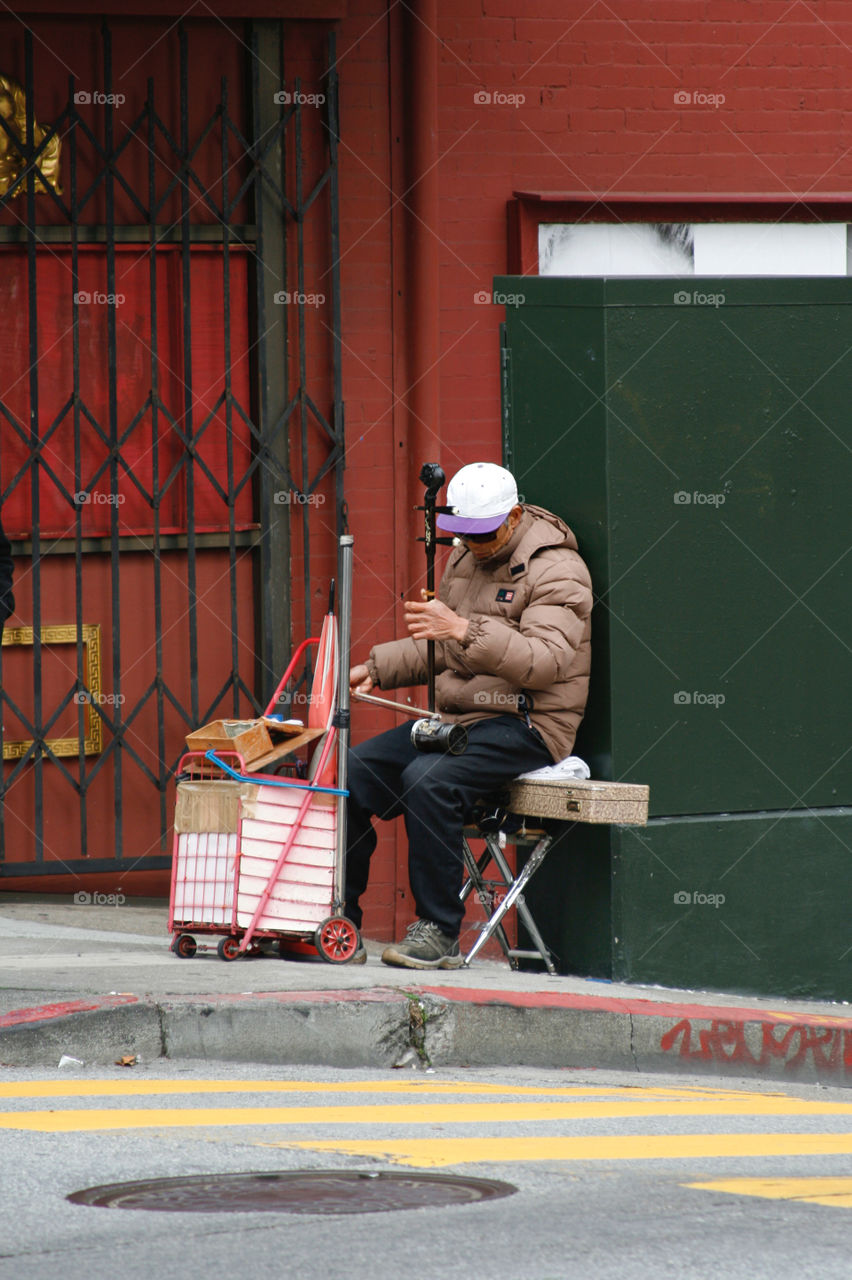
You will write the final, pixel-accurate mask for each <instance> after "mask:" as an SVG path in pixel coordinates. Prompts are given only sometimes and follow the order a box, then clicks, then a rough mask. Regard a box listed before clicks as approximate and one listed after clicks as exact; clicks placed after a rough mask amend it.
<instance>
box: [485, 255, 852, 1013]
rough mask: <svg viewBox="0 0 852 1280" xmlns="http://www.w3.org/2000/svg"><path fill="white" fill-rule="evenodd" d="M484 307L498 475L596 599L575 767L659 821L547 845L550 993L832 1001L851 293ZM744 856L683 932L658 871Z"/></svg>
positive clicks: (545, 285) (637, 290)
mask: <svg viewBox="0 0 852 1280" xmlns="http://www.w3.org/2000/svg"><path fill="white" fill-rule="evenodd" d="M495 288H496V289H497V290H498V291H499V292H501V293H505V294H507V295H509V294H511V295H515V296H516V297H517V296H518V295H521V296H522V301H519V302H518V305H516V306H509V307H507V316H506V325H505V333H504V338H503V342H504V440H505V456H506V462H507V465H509V466H511V467H512V469H513V470H514V472H515V473H516V475H517V476H518V480H519V485H520V488H521V491H522V492H523V494H524V496H525V498H526V499H527V500H528V501H532V502H538V503H541V504H542V505H544V506H547V507H550V508H551V509H553V510H555V511H557V512H558V513H559V514H560V515H562V516H563V517H564V518H565V519H566V520H567V521H568V522H569V523H570V524H571V526H572V527H573V529H574V530H575V532H576V534H577V537H578V539H579V542H580V550H581V552H582V554H583V555H584V556H585V558H586V560H587V562H588V564H589V567H590V569H591V572H592V577H593V581H594V584H595V594H596V605H595V610H594V614H593V675H592V686H591V692H590V699H589V706H588V711H587V714H586V719H585V721H584V724H583V726H582V727H581V731H580V735H579V737H578V741H577V750H578V751H579V753H580V754H581V755H583V756H584V757H585V758H586V759H587V760H589V762H590V764H591V766H592V770H593V775H594V776H596V777H603V778H614V779H618V780H625V781H638V782H646V783H648V784H649V785H650V788H651V813H652V815H660V816H662V817H664V818H667V819H668V818H670V819H671V821H660V822H657V821H654V822H652V823H651V824H650V825H649V827H648V828H647V829H646V830H645V831H643V832H634V833H632V834H631V833H628V832H626V831H619V830H618V829H616V828H613V829H611V831H609V830H607V831H606V833H605V834H601V833H597V832H596V833H595V834H594V836H588V835H587V834H582V835H581V834H580V832H579V828H577V829H575V830H574V831H572V832H571V833H569V834H568V835H566V836H565V849H566V850H568V849H570V850H571V857H570V858H569V857H568V855H567V853H565V854H564V855H562V854H561V855H560V856H559V857H558V858H556V859H555V865H551V866H550V867H549V868H548V869H547V873H546V874H544V872H545V869H544V868H543V869H542V871H540V872H539V873H538V876H537V877H536V880H538V881H540V884H539V885H536V887H535V890H534V891H533V893H532V894H531V893H528V894H527V896H528V898H531V899H532V898H535V899H536V900H537V903H538V908H539V911H540V912H541V914H542V918H543V923H544V932H545V937H546V938H547V940H548V942H549V943H550V944H551V945H552V946H553V947H554V949H555V950H556V951H557V953H558V954H559V955H560V957H561V959H560V964H561V965H562V967H563V968H564V969H568V970H570V971H572V972H578V973H592V974H594V973H597V974H600V975H602V976H608V975H609V974H611V975H612V976H614V977H625V978H631V979H634V980H643V981H659V982H668V983H672V984H675V985H689V986H705V987H706V986H710V987H712V986H718V987H723V988H724V987H728V988H730V989H732V990H742V991H766V992H775V993H779V994H780V993H790V994H793V993H798V994H810V995H823V996H835V997H841V998H845V997H846V996H848V989H847V983H846V979H845V975H846V973H847V972H848V970H849V968H850V965H849V960H850V956H852V951H848V953H846V954H845V955H844V954H843V953H844V948H848V947H849V945H850V942H852V939H849V938H848V937H847V936H846V933H844V929H846V931H847V933H848V929H847V926H846V925H845V923H844V922H843V911H842V909H841V907H840V906H839V905H838V904H840V903H842V902H843V901H845V900H846V898H847V897H848V885H849V854H850V850H852V839H850V822H852V747H850V745H849V733H848V728H847V720H848V710H847V709H848V704H849V694H848V690H849V687H850V679H849V674H850V658H852V638H850V626H849V616H850V609H849V604H848V601H849V599H850V595H852V591H850V587H852V548H850V545H849V533H848V528H849V520H848V516H847V509H848V505H849V496H848V495H849V493H850V492H852V424H850V418H849V407H848V406H849V404H850V401H852V339H850V335H852V281H849V280H846V279H840V280H838V279H788V280H769V279H757V278H754V279H747V278H746V279H741V278H740V279H732V280H720V279H712V280H711V279H705V280H702V279H696V278H694V277H691V278H688V279H668V278H666V279H640V280H627V279H621V280H601V279H585V280H569V279H556V278H547V279H540V278H535V279H530V278H526V277H524V278H511V277H509V278H502V279H498V280H496V281H495ZM701 815H707V816H706V817H702V816H701ZM714 815H715V816H714ZM731 815H741V816H740V817H737V818H736V819H735V817H734V816H731ZM681 818H683V819H685V821H675V820H674V819H681ZM752 836H753V837H754V839H755V841H756V844H755V848H756V850H758V851H759V852H758V855H757V856H752V855H751V854H749V856H747V857H746V856H742V858H741V862H737V863H736V868H735V869H734V870H730V871H728V872H727V873H726V883H728V884H729V885H730V886H731V889H732V893H731V895H730V904H731V905H730V906H728V905H727V900H726V905H725V908H724V911H722V908H721V907H719V908H716V909H715V910H711V912H710V914H705V915H702V914H701V912H700V911H698V910H697V909H696V910H695V911H693V913H692V916H691V917H690V919H693V925H692V926H690V929H685V928H683V927H682V921H683V920H684V919H685V918H686V917H684V916H682V915H678V913H677V911H675V910H674V908H675V906H676V904H675V903H674V902H673V900H670V901H669V902H668V903H666V902H665V901H664V898H665V895H664V894H663V897H662V898H660V897H659V893H660V886H661V885H662V884H664V883H665V880H666V879H667V878H669V877H670V872H669V871H667V870H666V868H665V866H664V865H663V863H668V864H670V869H671V874H674V875H676V876H679V877H683V878H684V880H685V882H689V884H688V888H689V891H690V892H691V891H693V890H695V889H697V890H698V891H699V892H712V888H705V881H706V876H703V873H704V872H706V873H707V874H708V875H709V874H710V872H711V868H712V874H713V875H717V876H721V875H722V872H723V871H724V870H725V867H727V866H728V864H730V863H731V862H734V861H735V859H736V858H740V856H741V855H744V851H745V849H746V848H747V846H748V841H750V840H751V839H752ZM744 842H745V843H744ZM595 859H597V862H595ZM719 859H721V860H722V862H724V863H725V865H724V866H722V865H721V863H720V862H719V861H718V860H719ZM725 859H727V862H725ZM658 860H661V861H658ZM652 873H653V874H652ZM661 877H662V878H661ZM607 881H608V884H609V896H610V901H609V904H608V905H607V906H606V907H604V906H603V905H602V903H603V897H602V895H603V891H604V887H605V884H606V882H607ZM693 881H694V884H693V883H692V882H693ZM706 883H707V884H708V885H709V881H707V882H706ZM531 887H532V886H531ZM720 892H724V889H722V890H720ZM604 896H605V895H604ZM658 899H659V900H658ZM726 899H727V895H726ZM537 918H538V916H537ZM714 920H715V922H716V923H715V924H713V921H714ZM610 922H611V930H610V927H609V926H610ZM723 926H726V927H723ZM602 929H603V930H605V931H606V936H605V937H603V938H602V937H601V936H600V933H601V930H602ZM667 929H670V930H671V937H670V938H669V935H668V934H667V933H666V930H667ZM690 930H692V931H690ZM742 930H744V932H743V933H742V937H743V940H744V942H745V950H744V949H743V945H742V942H740V941H739V940H738V939H737V937H736V934H738V933H740V932H742ZM667 939H668V941H667ZM815 939H818V945H815ZM749 947H751V948H752V950H753V952H754V954H755V956H758V957H760V960H759V961H757V960H753V962H752V963H751V965H750V967H749V966H747V965H746V966H744V960H743V957H744V956H745V957H746V958H748V948H749ZM611 958H614V959H613V962H612V965H611V966H610V964H609V961H610V959H611Z"/></svg>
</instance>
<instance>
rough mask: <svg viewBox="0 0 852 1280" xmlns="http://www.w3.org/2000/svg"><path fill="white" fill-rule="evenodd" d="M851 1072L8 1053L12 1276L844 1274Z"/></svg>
mask: <svg viewBox="0 0 852 1280" xmlns="http://www.w3.org/2000/svg"><path fill="white" fill-rule="evenodd" d="M850 1121H852V1100H850V1097H849V1092H848V1090H846V1089H832V1088H824V1087H820V1086H806V1085H798V1086H797V1085H790V1086H786V1087H785V1088H784V1089H783V1090H782V1089H779V1088H778V1087H769V1086H760V1085H755V1084H754V1083H753V1082H743V1083H742V1084H732V1082H730V1081H726V1082H725V1083H724V1086H723V1085H722V1084H717V1083H716V1082H714V1081H708V1079H707V1078H706V1077H705V1078H702V1079H692V1078H684V1077H679V1078H678V1079H677V1080H672V1078H671V1077H662V1076H656V1077H652V1076H637V1075H636V1074H635V1073H631V1074H629V1075H628V1074H620V1073H614V1072H608V1073H604V1072H594V1071H585V1072H581V1071H567V1070H566V1071H557V1070H550V1071H532V1070H508V1069H503V1070H499V1071H498V1070H466V1071H465V1070H458V1069H455V1070H452V1071H449V1070H448V1071H444V1072H428V1073H427V1072H423V1071H414V1070H406V1071H395V1072H394V1071H391V1072H385V1071H364V1070H359V1071H351V1072H343V1071H335V1070H331V1069H305V1068H275V1067H269V1066H263V1067H255V1068H251V1067H248V1066H245V1067H244V1066H240V1067H228V1066H225V1065H223V1064H221V1063H217V1064H215V1065H213V1064H209V1063H187V1062H183V1063H180V1064H176V1063H174V1062H167V1061H166V1062H154V1063H151V1064H146V1063H142V1064H140V1065H137V1066H134V1067H128V1068H119V1067H115V1068H112V1069H108V1068H91V1069H79V1068H73V1067H72V1068H70V1069H69V1068H63V1069H62V1070H58V1069H53V1070H41V1071H38V1072H34V1071H31V1072H25V1071H14V1070H10V1069H6V1070H4V1071H3V1072H2V1074H0V1175H2V1186H3V1198H2V1204H3V1209H2V1221H3V1231H2V1239H0V1275H3V1276H6V1275H8V1276H10V1277H11V1276H13V1275H14V1276H15V1277H20V1278H21V1280H47V1278H48V1277H50V1280H56V1277H61V1280H101V1277H103V1278H104V1280H106V1277H109V1278H110V1280H113V1278H115V1277H119V1278H121V1280H135V1278H136V1277H140V1280H141V1277H143V1276H144V1277H146V1278H148V1277H157V1280H171V1278H172V1277H175V1278H177V1277H180V1278H181V1280H184V1277H186V1276H187V1275H193V1276H195V1275H202V1274H204V1275H207V1274H209V1275H214V1276H215V1275H228V1276H232V1275H240V1276H243V1275H250V1276H259V1275H262V1274H264V1273H267V1272H268V1273H270V1274H274V1275H276V1276H282V1277H290V1276H293V1277H296V1276H298V1277H300V1278H301V1277H314V1276H322V1277H324V1278H328V1280H351V1278H352V1277H359V1278H360V1277H365V1278H367V1277H370V1280H372V1278H373V1277H375V1280H385V1278H387V1280H404V1278H405V1277H408V1276H411V1277H417V1278H418V1280H432V1278H434V1280H439V1278H440V1280H444V1278H445V1277H446V1278H448V1280H454V1278H455V1277H459V1278H464V1280H480V1278H485V1277H491V1276H504V1275H507V1274H513V1275H517V1276H520V1277H529V1278H530V1280H573V1278H574V1277H577V1278H582V1280H588V1278H590V1277H595V1278H597V1277H601V1278H602V1280H609V1278H610V1277H612V1278H613V1280H615V1277H618V1280H639V1278H640V1277H641V1278H643V1280H644V1277H648V1276H654V1277H668V1276H671V1277H675V1276H676V1277H679V1278H680V1280H692V1278H693V1277H694V1278H695V1280H708V1278H709V1277H711V1276H723V1277H725V1278H726V1280H727V1278H728V1277H734V1278H739V1277H743V1280H745V1277H748V1278H749V1280H762V1278H763V1277H767V1278H768V1277H770V1276H771V1277H773V1278H774V1280H778V1278H779V1277H781V1278H783V1277H788V1276H789V1277H793V1276H795V1277H797V1280H799V1278H800V1277H810V1276H814V1277H817V1276H818V1277H820V1280H841V1277H842V1278H843V1280H846V1277H847V1276H848V1274H849V1257H848V1252H849V1242H850V1238H852V1233H850V1227H852V1216H850V1209H852V1124H851V1123H850ZM328 1169H332V1170H360V1171H369V1172H374V1173H375V1172H384V1171H389V1170H396V1171H398V1172H405V1173H408V1174H412V1175H413V1174H416V1173H417V1172H426V1173H428V1174H431V1175H435V1174H439V1175H459V1176H464V1177H474V1178H486V1179H497V1180H499V1181H501V1182H504V1183H509V1184H511V1185H512V1187H514V1188H516V1191H515V1193H514V1194H512V1195H509V1196H507V1197H505V1198H501V1199H495V1200H490V1201H483V1202H480V1203H472V1204H464V1205H454V1206H451V1207H446V1206H443V1207H422V1208H417V1209H404V1210H401V1211H385V1212H359V1213H355V1214H352V1213H347V1214H345V1215H333V1214H322V1215H320V1214H316V1213H310V1214H307V1215H304V1214H300V1215H293V1214H289V1213H261V1212H240V1213H227V1212H216V1213H208V1214H190V1213H184V1212H179V1213H173V1212H164V1211H158V1212H147V1211H142V1210H138V1209H137V1210H132V1211H130V1210H117V1209H105V1208H99V1207H92V1206H88V1205H78V1204H73V1203H69V1202H68V1200H67V1199H66V1197H67V1196H68V1195H69V1194H70V1193H72V1192H76V1191H79V1190H82V1189H84V1188H89V1187H92V1186H94V1185H101V1184H105V1183H116V1182H128V1181H133V1180H137V1179H148V1178H160V1177H162V1178H174V1177H178V1176H189V1175H211V1174H229V1173H237V1172H247V1171H252V1170H264V1171H267V1172H273V1171H276V1172H277V1171H295V1170H314V1171H317V1170H328Z"/></svg>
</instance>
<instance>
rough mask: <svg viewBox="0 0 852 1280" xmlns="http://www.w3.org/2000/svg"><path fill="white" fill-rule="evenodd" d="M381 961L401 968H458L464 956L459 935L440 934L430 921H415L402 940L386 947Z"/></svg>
mask: <svg viewBox="0 0 852 1280" xmlns="http://www.w3.org/2000/svg"><path fill="white" fill-rule="evenodd" d="M382 964H389V965H395V966H396V967H397V968H400V969H460V968H461V966H462V965H463V964H464V959H463V957H462V956H461V954H460V952H459V940H458V938H450V937H449V936H448V935H447V934H446V933H442V932H441V930H440V929H439V928H438V926H437V925H436V924H435V923H434V922H433V921H432V920H415V921H414V924H412V925H409V926H408V932H407V933H406V935H405V941H404V942H398V943H396V944H395V945H393V946H390V947H385V949H384V951H383V952H382Z"/></svg>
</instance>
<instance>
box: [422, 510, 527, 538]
mask: <svg viewBox="0 0 852 1280" xmlns="http://www.w3.org/2000/svg"><path fill="white" fill-rule="evenodd" d="M510 510H511V508H510ZM508 515H509V512H508V511H506V512H504V513H503V515H502V516H483V517H482V519H481V520H475V519H473V518H471V517H467V516H444V515H441V516H438V518H437V525H438V528H439V529H446V530H447V532H448V533H493V532H494V530H495V529H499V528H500V525H501V524H503V522H504V521H505V520H506V518H507V517H508Z"/></svg>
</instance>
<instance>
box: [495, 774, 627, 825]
mask: <svg viewBox="0 0 852 1280" xmlns="http://www.w3.org/2000/svg"><path fill="white" fill-rule="evenodd" d="M508 807H509V809H510V811H511V812H512V813H518V814H524V815H526V816H527V817H530V818H559V819H561V820H562V821H563V822H609V823H615V824H617V825H620V826H637V827H644V826H645V824H646V822H647V821H648V787H646V786H643V785H642V784H640V783H633V782H596V781H594V779H592V778H589V779H588V780H586V781H580V780H579V779H568V780H566V781H564V782H546V781H543V780H542V781H541V782H531V781H527V780H524V781H520V780H518V781H515V782H512V783H511V784H510V786H509V806H508Z"/></svg>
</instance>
